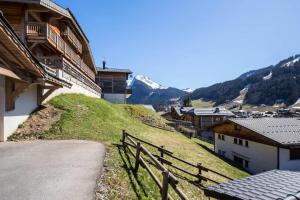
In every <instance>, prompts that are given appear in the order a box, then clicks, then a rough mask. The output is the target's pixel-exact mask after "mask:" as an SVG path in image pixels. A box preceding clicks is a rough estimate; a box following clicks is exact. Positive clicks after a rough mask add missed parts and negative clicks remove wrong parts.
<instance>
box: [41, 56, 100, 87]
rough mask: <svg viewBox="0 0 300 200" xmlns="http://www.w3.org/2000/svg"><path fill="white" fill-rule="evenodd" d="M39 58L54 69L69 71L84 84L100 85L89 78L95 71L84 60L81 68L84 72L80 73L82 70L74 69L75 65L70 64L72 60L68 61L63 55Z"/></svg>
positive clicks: (81, 62) (90, 85)
mask: <svg viewBox="0 0 300 200" xmlns="http://www.w3.org/2000/svg"><path fill="white" fill-rule="evenodd" d="M38 60H39V61H40V62H41V63H43V64H45V65H47V66H48V67H49V68H51V69H53V70H58V69H61V70H64V71H67V72H68V73H69V74H70V75H72V76H74V77H75V78H76V79H77V80H79V81H81V82H83V83H84V84H86V85H88V86H89V87H91V88H97V87H98V86H97V84H96V83H95V82H94V81H92V80H90V79H88V78H87V77H90V78H92V77H93V76H95V75H94V73H93V71H92V70H91V69H90V68H89V67H88V66H87V65H86V64H85V63H84V62H83V61H82V60H81V61H80V66H79V68H80V69H81V71H83V72H84V73H82V72H81V73H79V72H78V71H80V70H72V69H71V68H74V66H73V67H72V66H71V65H70V62H69V61H67V59H66V58H64V57H63V56H42V57H38ZM72 65H73V64H72ZM77 68H78V67H77ZM83 74H84V76H83Z"/></svg>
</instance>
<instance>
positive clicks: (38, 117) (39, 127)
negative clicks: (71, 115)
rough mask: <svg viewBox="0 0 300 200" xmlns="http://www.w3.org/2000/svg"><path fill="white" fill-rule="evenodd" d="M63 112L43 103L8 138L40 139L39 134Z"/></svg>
mask: <svg viewBox="0 0 300 200" xmlns="http://www.w3.org/2000/svg"><path fill="white" fill-rule="evenodd" d="M62 113H63V111H62V110H59V109H57V108H55V107H54V106H52V105H48V104H47V105H44V106H41V107H40V108H39V109H37V110H36V111H35V112H33V113H32V114H31V115H30V117H29V118H28V119H27V120H26V121H25V122H24V123H23V124H21V125H19V128H18V129H17V130H16V132H15V133H14V134H13V135H12V136H11V137H10V138H9V140H12V141H22V140H35V139H40V137H41V134H42V133H43V132H45V131H48V130H49V129H50V128H51V127H52V125H53V124H54V123H56V122H57V121H58V120H59V119H60V117H61V114H62Z"/></svg>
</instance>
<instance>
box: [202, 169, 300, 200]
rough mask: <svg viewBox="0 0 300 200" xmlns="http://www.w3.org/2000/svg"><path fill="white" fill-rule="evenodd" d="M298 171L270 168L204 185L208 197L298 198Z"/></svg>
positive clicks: (235, 199)
mask: <svg viewBox="0 0 300 200" xmlns="http://www.w3.org/2000/svg"><path fill="white" fill-rule="evenodd" d="M299 185H300V172H293V171H286V170H271V171H268V172H264V173H260V174H257V175H254V176H250V177H246V178H243V179H239V180H233V181H230V182H228V183H221V184H218V185H215V186H210V187H206V188H205V189H204V193H205V195H206V196H208V197H212V198H215V199H224V200H225V199H226V200H298V199H300V189H299Z"/></svg>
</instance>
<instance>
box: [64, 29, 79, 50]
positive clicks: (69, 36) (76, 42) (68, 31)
mask: <svg viewBox="0 0 300 200" xmlns="http://www.w3.org/2000/svg"><path fill="white" fill-rule="evenodd" d="M63 36H65V37H66V38H67V40H69V41H70V43H71V44H72V45H73V46H74V47H75V49H76V50H77V52H78V53H80V54H81V53H82V44H81V42H80V41H79V40H78V39H77V37H76V36H75V34H74V33H73V31H72V30H71V29H70V27H68V26H66V27H65V30H64V31H63Z"/></svg>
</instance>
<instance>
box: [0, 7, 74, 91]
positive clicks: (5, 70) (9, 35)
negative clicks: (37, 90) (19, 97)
mask: <svg viewBox="0 0 300 200" xmlns="http://www.w3.org/2000/svg"><path fill="white" fill-rule="evenodd" d="M0 51H1V54H0V63H1V65H0V74H2V75H4V76H8V77H10V78H13V79H17V80H19V81H26V82H34V81H36V82H37V83H38V82H39V81H38V80H44V81H47V82H49V83H53V84H55V85H57V86H59V87H62V86H66V87H71V84H69V83H67V82H66V81H64V80H61V79H59V78H57V77H56V76H55V75H54V74H51V73H50V71H49V70H47V69H46V68H45V67H43V66H42V65H41V64H40V62H39V61H38V60H37V59H36V58H35V57H34V56H33V55H32V53H31V51H30V50H29V49H28V48H27V47H26V46H25V45H24V44H23V42H22V41H21V40H20V39H19V37H18V36H17V35H16V33H15V32H14V31H13V29H12V27H11V26H10V25H9V23H8V22H7V20H6V19H5V18H4V16H3V15H2V13H1V12H0ZM12 61H13V62H12Z"/></svg>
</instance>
